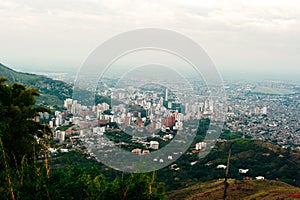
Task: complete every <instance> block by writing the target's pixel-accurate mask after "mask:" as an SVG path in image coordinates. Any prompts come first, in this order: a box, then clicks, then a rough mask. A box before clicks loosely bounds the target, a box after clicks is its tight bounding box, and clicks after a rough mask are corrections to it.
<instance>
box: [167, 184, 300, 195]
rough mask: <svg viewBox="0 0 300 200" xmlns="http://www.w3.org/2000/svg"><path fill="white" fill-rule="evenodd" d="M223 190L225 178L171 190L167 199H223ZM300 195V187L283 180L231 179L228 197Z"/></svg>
mask: <svg viewBox="0 0 300 200" xmlns="http://www.w3.org/2000/svg"><path fill="white" fill-rule="evenodd" d="M223 191H224V184H223V180H218V181H210V182H205V183H201V184H196V185H193V186H190V187H188V188H184V189H181V190H174V191H170V192H169V193H168V198H167V199H170V200H171V199H172V200H173V199H189V200H192V199H203V200H205V199H209V200H211V199H222V198H223ZM299 195H300V188H297V187H294V186H291V185H289V184H287V183H284V182H281V181H271V180H246V181H236V180H233V179H230V180H229V186H228V189H227V198H226V199H228V200H230V199H234V200H237V199H270V200H271V199H295V198H296V197H298V196H299Z"/></svg>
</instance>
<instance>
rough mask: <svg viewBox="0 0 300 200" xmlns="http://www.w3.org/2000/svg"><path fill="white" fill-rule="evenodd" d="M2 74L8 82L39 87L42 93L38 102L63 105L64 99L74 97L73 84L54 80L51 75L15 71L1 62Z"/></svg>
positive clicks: (0, 70)
mask: <svg viewBox="0 0 300 200" xmlns="http://www.w3.org/2000/svg"><path fill="white" fill-rule="evenodd" d="M0 76H3V77H6V78H7V82H8V83H14V82H17V83H21V84H25V85H28V86H29V87H33V88H37V89H38V90H39V92H40V94H41V96H40V97H38V98H37V102H38V103H40V104H44V105H60V106H61V105H62V104H63V100H64V99H66V98H71V97H72V92H73V85H71V84H69V83H66V82H63V81H59V80H53V79H51V78H49V77H46V76H43V75H37V74H31V73H24V72H18V71H15V70H13V69H11V68H9V67H7V66H5V65H3V64H2V63H0Z"/></svg>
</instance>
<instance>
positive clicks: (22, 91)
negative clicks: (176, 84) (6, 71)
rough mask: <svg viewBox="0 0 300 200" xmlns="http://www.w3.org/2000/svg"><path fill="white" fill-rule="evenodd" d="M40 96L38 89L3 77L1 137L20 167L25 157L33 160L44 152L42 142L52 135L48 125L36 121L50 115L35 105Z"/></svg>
mask: <svg viewBox="0 0 300 200" xmlns="http://www.w3.org/2000/svg"><path fill="white" fill-rule="evenodd" d="M36 96H39V93H38V91H37V90H36V89H35V88H28V87H27V86H24V85H22V84H19V83H13V84H9V85H8V84H6V78H3V77H0V137H1V139H2V142H3V146H4V149H5V150H6V152H7V156H8V158H9V159H10V163H14V164H16V165H18V164H19V163H20V161H21V160H22V158H23V157H24V156H26V157H27V159H29V160H30V159H32V158H33V157H34V156H35V155H34V154H35V153H37V152H38V151H39V150H40V149H41V144H40V143H39V142H38V141H39V140H40V141H43V139H44V138H45V134H50V133H51V131H50V129H49V128H48V126H45V125H43V124H41V123H39V122H37V121H35V120H34V119H35V117H36V116H37V115H38V113H39V112H50V110H49V109H47V108H45V107H41V106H36V105H35V97H36Z"/></svg>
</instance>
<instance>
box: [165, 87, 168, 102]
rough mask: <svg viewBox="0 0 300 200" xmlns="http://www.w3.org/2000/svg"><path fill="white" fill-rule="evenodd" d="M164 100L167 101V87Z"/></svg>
mask: <svg viewBox="0 0 300 200" xmlns="http://www.w3.org/2000/svg"><path fill="white" fill-rule="evenodd" d="M165 101H168V88H166V94H165Z"/></svg>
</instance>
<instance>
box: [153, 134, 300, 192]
mask: <svg viewBox="0 0 300 200" xmlns="http://www.w3.org/2000/svg"><path fill="white" fill-rule="evenodd" d="M230 144H232V154H231V161H230V170H229V177H230V178H234V179H237V180H243V179H244V177H246V176H248V177H252V178H253V179H255V177H256V176H264V177H265V178H266V179H268V180H276V179H278V180H280V181H283V182H286V183H289V184H291V185H295V186H298V187H299V186H300V162H299V161H300V159H299V158H300V154H299V152H296V151H289V150H286V149H282V148H281V147H279V146H277V145H273V144H270V143H263V142H261V141H255V140H251V139H233V140H229V141H227V142H224V143H217V144H216V147H215V148H214V150H213V151H211V152H210V153H209V154H208V155H207V156H206V157H205V158H203V159H200V160H199V159H198V154H197V153H196V154H191V152H192V150H193V147H191V148H190V150H189V151H188V152H186V153H185V154H184V155H182V156H181V157H180V158H179V159H178V160H177V161H175V164H176V165H177V166H176V168H179V170H173V169H171V168H170V167H167V168H164V169H161V170H159V171H158V172H157V175H158V179H159V180H160V181H162V180H164V182H165V183H166V186H167V190H169V191H170V190H175V189H179V188H184V187H187V186H191V185H193V184H196V183H199V182H206V181H211V180H218V179H219V178H224V175H225V170H224V169H217V166H218V165H221V164H223V165H226V163H227V154H228V149H229V146H230ZM195 161H197V163H196V164H194V165H191V164H190V163H192V162H195ZM239 169H249V171H248V172H247V173H246V174H240V173H239Z"/></svg>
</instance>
